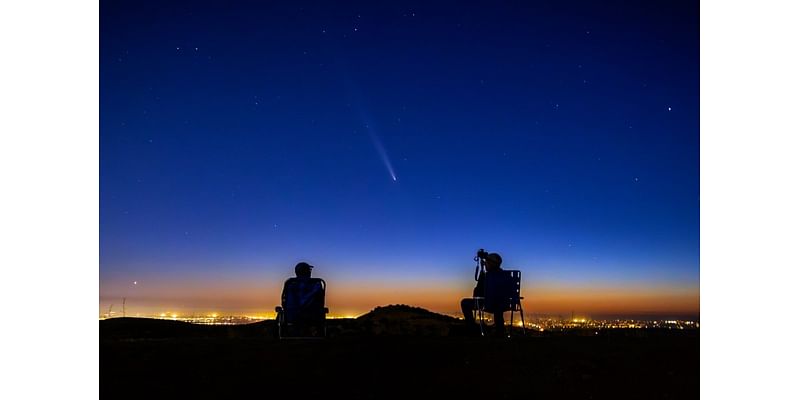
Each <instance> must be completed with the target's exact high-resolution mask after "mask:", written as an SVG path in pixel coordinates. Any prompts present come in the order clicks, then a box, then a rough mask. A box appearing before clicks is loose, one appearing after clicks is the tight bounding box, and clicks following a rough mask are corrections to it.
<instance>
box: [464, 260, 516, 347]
mask: <svg viewBox="0 0 800 400" xmlns="http://www.w3.org/2000/svg"><path fill="white" fill-rule="evenodd" d="M484 254H485V253H484ZM479 259H480V263H481V271H480V275H479V276H478V283H477V285H475V288H474V289H472V296H473V297H467V298H464V299H461V312H463V313H464V321H466V323H467V327H468V328H469V329H470V330H473V331H474V330H477V329H478V327H477V325H476V323H475V316H474V315H473V311H475V310H478V309H481V308H482V309H483V311H484V312H489V313H492V314H493V315H494V326H495V333H496V334H497V335H498V336H502V335H503V334H504V326H503V325H504V323H505V320H504V318H503V311H505V310H504V308H503V307H495V308H496V309H495V310H493V309H491V308H492V307H491V306H492V305H493V303H496V301H495V302H492V301H489V304H487V302H486V300H487V299H486V298H485V297H486V277H487V275H489V276H490V277H491V276H492V275H495V274H496V273H498V272H500V271H502V270H503V269H502V268H500V264H502V263H503V258H502V257H500V254H497V253H489V254H487V255H486V256H480V255H479ZM484 270H485V272H484ZM476 297H481V298H483V299H476ZM490 300H491V299H490Z"/></svg>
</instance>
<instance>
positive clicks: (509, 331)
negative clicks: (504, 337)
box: [508, 308, 514, 337]
mask: <svg viewBox="0 0 800 400" xmlns="http://www.w3.org/2000/svg"><path fill="white" fill-rule="evenodd" d="M509 324H510V325H508V337H511V332H514V309H513V308H512V309H511V322H509Z"/></svg>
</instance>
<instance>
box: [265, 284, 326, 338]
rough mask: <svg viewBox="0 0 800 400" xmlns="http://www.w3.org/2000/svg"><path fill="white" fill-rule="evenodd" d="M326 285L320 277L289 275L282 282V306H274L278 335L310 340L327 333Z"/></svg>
mask: <svg viewBox="0 0 800 400" xmlns="http://www.w3.org/2000/svg"><path fill="white" fill-rule="evenodd" d="M326 286H327V285H326V284H325V281H324V280H322V279H319V278H289V279H288V280H287V281H286V282H285V283H284V284H283V293H282V294H281V305H280V306H277V307H275V312H276V313H277V320H278V338H280V339H289V338H296V339H310V338H324V337H325V336H326V335H327V326H326V323H325V315H326V314H328V308H327V307H325V289H326Z"/></svg>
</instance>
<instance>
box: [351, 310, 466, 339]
mask: <svg viewBox="0 0 800 400" xmlns="http://www.w3.org/2000/svg"><path fill="white" fill-rule="evenodd" d="M356 321H358V325H359V327H360V328H361V331H362V333H364V334H371V335H379V336H448V335H450V333H451V331H453V328H454V327H455V326H456V325H457V324H459V323H460V321H459V320H458V319H456V318H453V317H449V316H447V315H442V314H437V313H435V312H431V311H428V310H426V309H424V308H419V307H412V306H407V305H404V304H393V305H388V306H383V307H377V308H375V309H374V310H372V311H370V312H369V313H367V314H364V315H362V316H360V317H358V318H357V319H356Z"/></svg>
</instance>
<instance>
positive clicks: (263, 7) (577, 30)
mask: <svg viewBox="0 0 800 400" xmlns="http://www.w3.org/2000/svg"><path fill="white" fill-rule="evenodd" d="M272 3H273V2H261V1H253V2H207V3H205V2H195V1H192V2H184V3H181V2H141V1H113V2H111V1H104V2H101V21H100V22H101V41H100V88H101V89H100V116H101V118H100V143H101V144H100V146H101V148H100V150H101V152H100V168H101V176H100V178H101V188H100V192H101V199H100V200H101V202H100V204H101V208H100V218H101V226H100V228H101V229H100V233H101V253H100V258H101V262H100V286H101V296H106V297H116V296H122V295H125V294H126V293H127V295H129V296H131V292H130V291H131V286H130V282H132V281H134V280H136V281H137V286H139V287H146V285H147V284H148V283H150V282H153V281H160V282H162V283H163V282H169V284H170V285H183V284H185V285H189V286H192V285H194V286H192V287H195V288H201V287H205V288H208V287H213V286H214V285H215V282H220V281H225V282H236V281H259V280H275V281H277V280H281V279H283V278H284V277H286V276H287V275H289V274H291V272H292V267H293V265H294V263H295V262H297V261H300V260H307V261H309V262H311V263H312V264H315V265H317V269H316V270H315V272H318V273H319V274H321V275H322V276H324V277H326V278H327V279H328V280H329V283H330V281H334V282H339V283H340V284H341V285H345V284H349V285H353V286H358V285H361V284H364V285H368V284H371V282H375V281H383V282H390V283H391V282H397V283H398V285H400V286H403V285H406V286H408V285H414V282H420V281H429V282H434V283H436V282H440V283H441V284H442V285H445V284H449V282H453V281H454V280H460V281H461V282H460V283H458V285H461V286H463V287H464V288H468V287H469V286H470V285H471V283H470V280H471V279H472V277H471V275H472V261H471V257H472V254H473V252H474V251H475V250H476V249H477V248H479V247H484V248H487V249H488V250H491V251H497V252H499V253H501V254H502V255H503V256H504V258H505V260H506V266H507V267H508V268H519V269H522V270H523V271H524V272H523V273H524V274H525V276H526V282H528V283H529V286H531V287H533V282H534V281H535V282H537V283H538V284H540V285H543V284H546V283H547V282H550V283H553V284H556V283H557V284H559V285H562V284H564V285H573V286H581V287H590V286H592V285H595V284H596V285H605V286H607V287H616V288H629V289H631V290H636V289H637V288H649V287H654V286H669V287H670V288H672V289H676V288H677V289H676V290H678V291H680V290H683V289H688V290H690V292H691V291H692V290H694V289H696V288H697V287H698V286H699V5H698V3H697V2H693V1H690V2H675V1H670V2H653V1H642V2H639V3H638V4H637V3H634V2H626V3H615V2H563V1H554V2H485V3H468V2H437V3H436V4H426V3H427V2H419V3H414V2H406V3H391V4H389V3H388V2H366V1H365V2H339V1H336V2H326V3H321V4H320V3H317V2H296V1H292V2H285V3H274V4H272ZM380 146H382V147H383V148H384V149H385V153H386V155H387V158H388V160H389V162H390V163H391V165H392V167H393V170H394V172H395V174H396V177H397V181H394V180H393V179H392V177H391V175H390V173H389V171H388V169H387V165H386V164H385V162H384V160H383V159H382V157H381V153H380V151H379V150H378V148H379V147H380ZM139 281H141V283H138V282H139ZM156 286H158V285H151V287H153V288H155V287H156ZM461 286H459V288H461ZM165 287H166V286H164V285H162V286H158V288H157V289H152V290H151V291H150V292H146V293H147V296H149V297H150V299H151V300H152V301H154V302H157V298H158V297H159V293H161V292H163V291H164V290H165V289H164V288H165ZM136 290H140V291H142V292H143V293H145V290H146V289H139V288H137V289H136ZM198 290H199V289H198ZM160 291H161V292H160ZM697 293H699V292H697ZM468 294H469V292H468V290H467V292H465V293H464V295H468ZM164 295H165V296H164V297H165V298H166V297H169V296H167V294H166V293H164ZM209 296H211V297H213V293H212V294H209ZM275 297H276V296H275ZM183 301H184V303H183V304H188V303H191V300H186V299H184V300H183ZM456 302H457V299H455V300H454V304H456ZM422 303H424V301H422ZM237 304H238V303H237ZM375 305H378V304H375ZM269 306H270V307H271V306H272V304H269ZM454 307H455V306H454Z"/></svg>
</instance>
